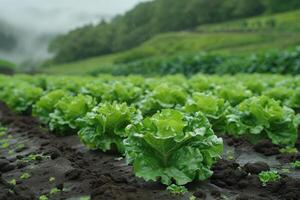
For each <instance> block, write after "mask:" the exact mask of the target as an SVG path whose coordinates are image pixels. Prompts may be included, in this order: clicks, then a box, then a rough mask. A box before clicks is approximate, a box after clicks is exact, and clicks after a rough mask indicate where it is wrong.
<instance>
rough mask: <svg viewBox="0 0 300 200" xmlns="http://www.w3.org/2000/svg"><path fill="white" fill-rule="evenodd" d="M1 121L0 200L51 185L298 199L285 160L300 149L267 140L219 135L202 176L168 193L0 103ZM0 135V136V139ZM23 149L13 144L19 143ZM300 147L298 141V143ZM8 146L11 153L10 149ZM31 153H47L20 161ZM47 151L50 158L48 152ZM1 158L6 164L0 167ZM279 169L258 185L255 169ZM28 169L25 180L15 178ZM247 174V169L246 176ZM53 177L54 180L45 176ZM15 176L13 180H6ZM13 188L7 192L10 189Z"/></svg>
mask: <svg viewBox="0 0 300 200" xmlns="http://www.w3.org/2000/svg"><path fill="white" fill-rule="evenodd" d="M0 121H1V122H2V123H3V124H5V125H7V126H8V127H9V131H8V134H7V135H11V136H12V137H11V139H10V142H9V144H10V145H9V147H8V148H6V149H1V150H0V153H1V159H0V164H1V180H0V191H1V194H0V199H1V200H2V199H3V200H6V199H20V200H21V199H22V200H26V199H38V198H39V197H40V196H41V195H43V194H44V195H48V194H49V193H50V192H51V190H53V188H58V189H59V190H61V191H60V192H57V193H55V194H52V195H51V198H50V199H80V198H82V197H89V196H90V197H91V199H189V197H190V196H191V195H194V196H195V197H197V199H225V198H226V197H227V199H249V200H250V199H266V200H267V199H299V196H300V191H299V187H300V179H299V178H300V172H299V171H298V170H295V169H293V168H291V167H290V166H289V165H288V163H290V162H291V161H293V160H296V159H297V158H298V159H299V157H300V154H299V153H298V154H294V155H293V156H291V155H289V154H281V153H280V152H279V149H278V147H276V146H274V145H272V143H270V142H269V141H262V142H260V143H259V144H257V145H252V144H250V143H248V142H247V141H245V140H243V139H232V138H224V140H225V143H226V146H227V149H226V150H225V152H224V154H223V156H222V157H223V158H222V159H221V160H220V161H218V163H216V164H215V165H214V167H213V171H214V175H213V176H212V177H211V178H210V179H209V180H207V181H202V182H194V183H191V184H188V186H187V187H188V189H189V193H188V194H185V195H184V196H173V195H171V194H169V192H168V191H166V190H165V187H164V186H163V185H161V184H159V183H155V182H145V181H143V180H142V179H138V178H136V177H135V176H134V173H133V171H132V168H131V167H129V166H127V165H126V163H125V161H124V160H123V159H116V158H117V157H118V155H117V154H114V153H113V152H110V153H103V152H101V151H88V150H87V149H86V148H85V147H84V146H83V145H82V143H81V142H80V141H79V139H78V137H77V136H65V137H61V136H57V135H55V134H53V133H50V132H49V131H48V130H47V129H45V128H43V127H42V126H41V124H40V123H39V122H38V121H37V120H36V119H34V118H32V117H30V116H19V115H16V114H15V113H13V112H11V111H10V110H9V109H8V108H7V107H6V106H5V105H4V104H3V103H1V104H0ZM2 139H3V138H2ZM21 144H24V146H23V145H22V148H19V149H18V146H20V145H21ZM297 148H298V150H300V141H299V140H298V142H297ZM10 150H13V151H14V154H9V151H10ZM31 154H39V155H44V156H46V157H45V158H43V157H42V158H39V159H37V160H33V161H31V162H28V163H25V164H24V163H23V162H19V161H20V160H22V159H23V158H24V157H26V156H28V155H31ZM48 156H49V157H48ZM4 163H7V165H5V167H4V165H3V164H4ZM270 167H272V168H273V169H274V168H275V169H278V170H279V171H280V170H282V169H289V172H288V173H287V172H286V170H283V171H282V172H281V173H282V177H283V178H282V179H281V181H280V182H278V183H273V184H268V185H267V186H262V185H261V183H260V182H259V180H258V176H257V174H258V173H259V172H260V171H263V170H268V169H269V168H270ZM24 173H29V174H30V178H28V180H21V179H20V178H19V177H20V176H21V175H22V174H24ZM249 173H252V174H251V175H250V174H249ZM51 177H54V178H55V180H54V181H49V179H50V178H51ZM13 179H16V185H15V186H13V185H10V184H8V182H9V181H11V180H13ZM10 191H12V192H10Z"/></svg>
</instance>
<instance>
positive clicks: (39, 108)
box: [32, 90, 69, 124]
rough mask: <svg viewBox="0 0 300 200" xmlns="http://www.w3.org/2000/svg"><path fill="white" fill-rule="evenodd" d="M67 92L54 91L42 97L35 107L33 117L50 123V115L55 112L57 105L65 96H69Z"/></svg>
mask: <svg viewBox="0 0 300 200" xmlns="http://www.w3.org/2000/svg"><path fill="white" fill-rule="evenodd" d="M68 95H69V94H68V92H67V91H65V90H54V91H52V92H49V93H47V94H45V95H44V96H42V97H41V98H40V100H39V101H37V102H36V104H35V105H34V106H33V110H32V113H33V116H35V117H38V118H39V119H40V120H41V121H42V122H43V123H45V124H47V123H48V122H49V121H50V116H49V115H50V113H52V112H54V110H55V106H56V104H57V103H58V102H59V100H60V99H62V98H63V97H64V96H68Z"/></svg>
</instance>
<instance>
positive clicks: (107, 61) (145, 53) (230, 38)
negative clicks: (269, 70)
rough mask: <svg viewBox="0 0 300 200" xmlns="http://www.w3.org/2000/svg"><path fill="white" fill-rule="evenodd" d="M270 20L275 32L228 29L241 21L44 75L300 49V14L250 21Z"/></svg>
mask: <svg viewBox="0 0 300 200" xmlns="http://www.w3.org/2000/svg"><path fill="white" fill-rule="evenodd" d="M269 18H271V19H275V21H276V26H275V28H273V29H272V30H270V29H268V30H267V29H261V30H256V31H253V30H251V31H246V30H243V31H241V30H238V31H232V30H233V28H232V29H231V31H228V29H227V28H228V27H229V25H230V26H232V27H235V26H237V27H238V26H239V24H241V20H239V21H234V22H231V23H222V24H215V25H207V26H203V27H204V28H203V27H202V29H203V30H206V32H204V31H203V30H201V29H200V28H198V31H200V32H174V33H165V34H160V35H158V36H156V37H154V38H153V39H151V40H149V41H147V42H145V43H143V44H142V45H140V46H139V47H136V48H134V49H131V50H128V51H126V52H121V53H117V54H111V55H106V56H99V57H95V58H90V59H86V60H82V61H77V62H72V63H67V64H61V65H56V66H50V67H48V68H44V69H43V72H45V73H50V74H72V75H73V74H74V75H80V74H88V73H90V72H92V71H95V70H96V69H98V68H100V67H109V66H110V65H112V64H114V63H121V62H130V61H133V60H136V59H143V58H149V57H166V56H174V55H177V54H185V53H188V54H191V53H192V54H193V53H199V52H201V51H207V52H212V53H220V54H245V53H249V52H255V53H259V52H263V51H265V50H269V49H273V48H277V49H287V48H294V47H296V46H298V45H300V37H299V32H300V25H299V22H298V21H297V19H299V18H300V10H298V11H292V12H288V13H283V14H277V15H272V16H262V17H256V18H251V19H248V20H249V22H247V23H249V24H250V22H252V21H255V20H258V21H263V20H268V19H269ZM253 23H254V22H253ZM228 24H229V25H228ZM224 27H226V29H225V28H224ZM216 30H218V31H216ZM298 31H299V32H298Z"/></svg>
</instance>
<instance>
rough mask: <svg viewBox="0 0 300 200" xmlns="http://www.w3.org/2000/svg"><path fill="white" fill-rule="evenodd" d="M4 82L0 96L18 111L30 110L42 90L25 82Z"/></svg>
mask: <svg viewBox="0 0 300 200" xmlns="http://www.w3.org/2000/svg"><path fill="white" fill-rule="evenodd" d="M2 84H6V87H5V88H3V89H2V90H1V91H0V98H1V99H2V100H4V101H5V102H6V103H7V105H8V106H9V107H10V108H12V109H13V110H14V111H16V112H19V113H26V112H30V111H31V108H32V105H33V104H34V103H35V102H36V101H37V100H38V99H39V98H40V97H41V96H42V94H43V90H42V89H41V88H39V87H36V86H33V85H31V84H28V83H26V82H22V81H21V82H18V81H13V82H9V83H0V88H1V85H2Z"/></svg>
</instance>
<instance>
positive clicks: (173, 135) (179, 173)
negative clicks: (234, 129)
mask: <svg viewBox="0 0 300 200" xmlns="http://www.w3.org/2000/svg"><path fill="white" fill-rule="evenodd" d="M126 131H127V132H128V135H129V137H128V139H126V140H125V141H124V144H125V147H126V157H127V161H128V162H129V163H132V164H133V167H134V171H135V173H136V176H138V177H142V178H144V179H145V180H146V181H149V180H153V181H156V180H159V179H160V181H161V182H162V183H163V184H165V185H170V184H172V182H173V181H175V183H176V184H177V185H184V184H186V183H188V182H191V181H193V180H205V179H207V178H209V177H210V176H211V175H212V171H211V170H210V168H211V166H212V165H213V163H214V162H215V161H216V159H217V158H218V157H219V156H220V154H221V153H222V150H223V141H222V139H220V138H218V137H217V136H215V135H214V132H213V131H212V129H211V125H210V123H209V121H208V120H207V118H206V117H205V116H204V115H203V114H201V113H200V112H196V113H193V114H185V113H182V112H179V111H176V110H172V109H166V110H162V111H161V112H159V113H157V114H155V115H153V116H152V117H149V118H146V119H144V120H143V121H141V122H140V123H138V124H136V125H129V126H128V127H127V129H126Z"/></svg>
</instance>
